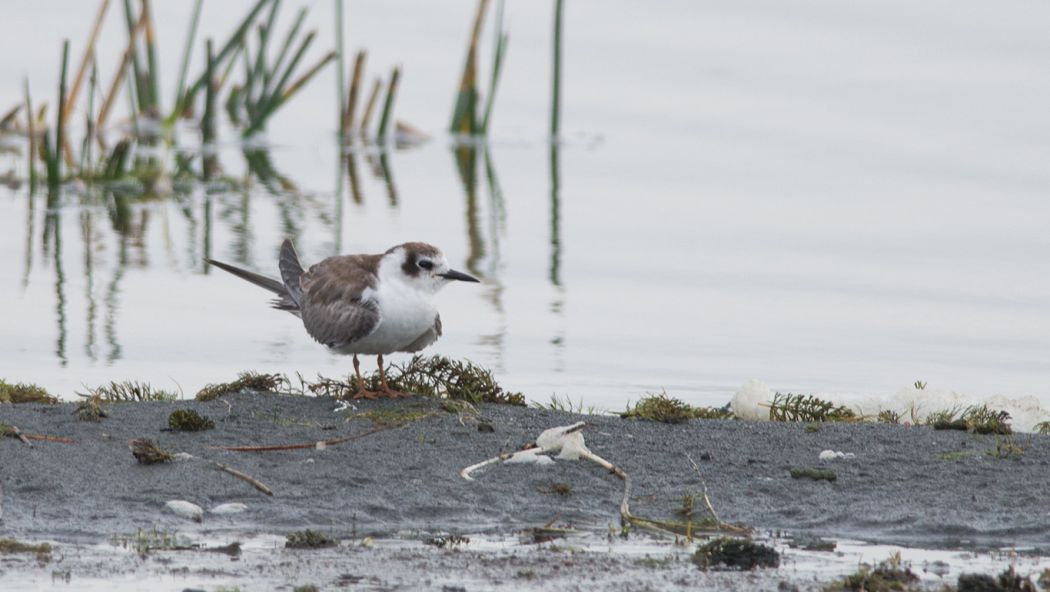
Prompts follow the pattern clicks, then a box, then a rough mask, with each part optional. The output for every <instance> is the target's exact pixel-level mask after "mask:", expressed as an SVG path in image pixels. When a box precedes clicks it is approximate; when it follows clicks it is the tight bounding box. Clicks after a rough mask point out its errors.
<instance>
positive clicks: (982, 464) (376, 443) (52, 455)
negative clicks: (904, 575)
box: [0, 393, 1050, 589]
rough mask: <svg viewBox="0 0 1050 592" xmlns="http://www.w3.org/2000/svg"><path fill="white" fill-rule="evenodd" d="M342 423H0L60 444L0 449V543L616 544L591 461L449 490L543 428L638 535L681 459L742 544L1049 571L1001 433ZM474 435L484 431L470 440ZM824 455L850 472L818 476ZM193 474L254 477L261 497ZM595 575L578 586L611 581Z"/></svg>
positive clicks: (693, 487)
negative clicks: (189, 536)
mask: <svg viewBox="0 0 1050 592" xmlns="http://www.w3.org/2000/svg"><path fill="white" fill-rule="evenodd" d="M356 407H357V409H356V410H350V411H344V412H341V413H336V412H335V410H336V408H337V402H336V401H334V400H332V399H328V398H322V397H294V396H277V395H270V394H250V393H244V394H236V395H227V396H225V397H223V398H222V399H219V400H215V401H211V402H207V403H200V402H195V401H180V402H175V403H124V404H114V405H111V406H109V407H108V410H109V412H110V416H109V417H108V418H106V419H103V420H102V421H101V422H99V423H93V422H85V421H79V420H78V419H77V418H76V417H75V415H74V413H73V405H72V404H61V405H54V406H46V405H3V406H0V423H5V424H10V425H15V426H18V427H19V428H20V429H21V430H22V431H23V432H26V433H32V434H46V435H51V436H62V437H66V438H70V439H72V440H73V443H53V442H40V441H37V442H34V444H33V446H32V447H30V446H27V445H25V444H23V443H21V442H19V441H18V440H17V439H14V438H4V439H0V486H2V501H0V503H2V514H0V537H13V538H17V539H21V540H51V541H68V542H71V543H80V544H85V543H102V542H105V541H107V540H110V539H111V538H112V537H119V536H127V535H128V534H129V533H135V532H136V531H137V530H138V529H159V530H161V531H172V532H176V531H177V532H187V531H189V532H192V533H194V534H195V535H198V536H203V537H211V538H212V539H216V538H220V539H221V538H222V537H225V536H233V535H241V536H252V535H260V534H278V535H282V534H286V533H288V532H291V531H296V530H302V529H306V528H311V529H316V530H320V531H323V532H325V533H328V534H330V535H332V536H334V537H337V538H342V539H353V540H362V539H363V538H364V537H366V536H375V537H398V536H401V537H403V536H405V535H406V534H410V535H411V536H418V537H421V538H425V537H426V536H428V534H432V533H447V532H452V533H462V534H466V535H478V534H486V533H487V534H490V535H494V536H501V535H507V534H509V533H512V532H518V531H521V530H523V529H526V528H533V527H541V526H543V525H545V524H547V523H549V522H551V521H552V520H556V523H557V524H558V525H559V526H571V527H574V528H577V529H581V530H584V531H589V532H591V533H592V534H593V535H594V536H598V537H600V536H606V535H607V534H608V533H610V532H611V531H613V532H614V531H618V530H619V528H620V519H619V513H618V506H619V503H620V498H621V496H622V493H623V487H622V483H621V482H620V481H619V480H618V479H617V478H616V477H615V476H613V475H611V474H610V473H608V472H607V471H605V470H603V469H601V468H600V467H598V466H596V465H594V464H592V463H588V462H585V461H561V460H559V461H557V462H556V463H554V464H552V465H546V466H537V465H531V464H525V465H523V464H517V465H509V464H508V465H492V466H488V467H486V468H484V469H481V470H480V471H478V472H477V473H476V474H475V476H476V478H477V480H476V481H474V482H468V481H464V480H463V479H461V478H460V477H459V475H458V472H459V471H460V469H462V468H463V467H465V466H467V465H471V464H474V463H476V462H479V461H481V460H484V459H486V458H488V457H491V456H494V455H496V454H498V453H500V452H507V451H513V450H516V449H518V448H519V447H520V446H522V445H523V444H525V443H527V442H530V441H532V440H534V439H535V437H536V436H537V435H538V434H539V433H540V432H541V431H542V430H544V429H546V428H549V427H553V426H558V425H567V424H570V423H573V422H575V421H579V420H585V421H587V423H588V426H587V428H586V429H585V431H584V435H585V438H586V441H587V445H588V446H589V447H590V449H591V450H592V451H594V452H595V453H597V454H599V455H601V456H603V457H605V458H606V459H608V460H610V461H612V462H613V463H615V464H616V465H618V466H620V467H622V468H623V469H624V470H625V471H627V473H629V474H630V475H631V477H632V479H633V482H634V489H633V493H632V497H631V507H632V510H633V511H634V512H635V513H636V514H638V515H642V516H645V517H648V518H666V519H675V518H676V516H677V514H676V511H677V510H678V509H679V508H681V507H682V503H683V497H684V496H686V495H688V494H699V493H700V492H701V491H702V490H703V487H704V483H702V481H701V478H700V476H699V475H698V473H697V471H696V470H695V469H694V468H693V466H692V464H691V462H690V460H689V458H690V457H691V458H692V459H694V460H695V461H696V463H697V464H698V465H699V468H700V473H701V474H702V476H703V481H704V482H706V486H707V490H708V492H709V494H710V499H711V501H712V503H713V505H714V508H715V509H716V510H717V512H718V514H719V516H720V518H721V519H722V520H723V521H727V522H733V523H737V524H742V525H747V526H750V527H753V528H755V529H757V530H758V531H764V532H769V531H773V530H776V531H783V532H786V533H789V534H790V535H816V536H824V537H834V538H851V539H858V540H863V541H872V542H881V543H897V544H905V545H909V546H915V547H925V548H935V549H937V548H939V549H954V548H960V549H969V550H974V549H987V548H997V547H1003V546H1011V545H1012V546H1018V547H1024V548H1031V549H1033V551H1034V552H1035V553H1036V554H1041V555H1048V554H1050V506H1048V502H1047V499H1048V497H1047V491H1048V490H1050V437H1045V436H1037V435H1024V434H1019V435H1016V436H1014V437H1013V440H1012V444H1013V445H1016V446H1017V447H1019V448H1018V449H1015V450H1013V451H1012V454H1010V455H1009V457H1008V458H999V457H998V456H997V455H996V454H995V452H996V447H997V439H996V437H995V436H977V435H973V434H968V433H965V432H958V431H934V430H932V429H930V428H927V427H907V426H894V425H884V424H825V425H824V426H823V427H822V428H821V429H819V430H816V431H813V430H812V429H810V430H807V429H806V426H805V425H804V424H790V423H766V422H743V421H733V420H729V421H699V420H694V421H690V422H688V423H684V424H678V425H667V424H661V423H653V422H647V421H636V420H625V419H620V418H618V417H613V416H580V415H574V414H569V413H564V412H556V411H545V410H537V409H524V408H517V407H509V406H497V405H488V406H485V407H483V408H481V410H480V418H478V417H474V416H470V415H462V414H455V413H449V412H446V411H444V410H442V408H441V405H440V403H439V402H438V401H436V400H433V399H420V398H414V399H407V400H398V401H380V402H364V403H358V404H357V405H356ZM182 408H193V409H196V410H197V411H199V412H200V413H202V414H204V415H206V416H208V417H210V418H211V419H213V420H215V423H216V427H215V429H213V430H209V431H204V432H196V433H182V432H171V431H166V430H165V429H164V428H166V426H167V419H168V416H169V414H170V413H171V412H172V411H173V410H175V409H182ZM391 410H394V411H393V413H390V412H391ZM376 411H379V413H375V412H376ZM403 411H408V412H410V413H411V414H412V415H414V416H415V417H414V418H413V419H414V420H413V421H408V422H406V423H404V424H403V425H399V426H396V427H390V428H389V429H384V430H381V431H376V432H374V433H369V434H367V435H364V436H362V437H361V438H359V439H355V440H352V441H348V442H345V443H342V444H338V445H333V446H328V447H325V448H324V449H316V448H308V449H301V450H290V451H274V452H229V451H223V450H218V449H214V448H210V447H211V446H241V445H269V444H273V445H278V444H294V443H305V442H314V441H319V440H329V439H334V438H340V437H344V436H349V435H353V434H365V433H366V432H370V431H372V430H374V429H375V428H376V427H377V424H376V423H375V422H374V421H373V419H374V418H376V417H379V418H381V419H382V418H383V417H384V416H389V415H391V414H392V415H394V416H396V415H398V414H399V412H403ZM479 423H484V424H487V425H488V426H491V427H492V430H491V431H481V430H479V428H478V425H479ZM135 438H151V439H153V440H155V441H156V442H158V443H159V444H160V445H161V446H162V447H164V448H166V449H169V450H171V451H175V452H185V453H189V454H190V455H192V456H193V457H194V458H193V459H191V460H184V461H179V462H174V463H165V464H158V465H150V466H145V465H140V464H138V463H136V462H135V459H134V458H133V457H132V455H131V453H130V452H129V449H128V441H129V440H131V439H135ZM1003 443H1004V442H1003V441H1001V440H1000V441H999V442H998V444H999V445H1000V451H1002V444H1003ZM823 450H834V451H841V452H846V453H853V454H854V455H855V456H854V457H852V458H845V459H839V460H831V461H820V460H819V459H818V455H819V454H820V452H821V451H823ZM210 461H219V462H222V463H225V464H227V465H229V466H231V467H233V468H236V469H238V470H241V471H243V472H245V473H248V474H250V475H252V476H254V477H255V478H257V479H258V480H259V481H261V482H263V483H265V484H266V485H267V486H269V487H270V488H271V489H272V490H273V492H274V495H273V496H272V497H270V496H266V495H263V494H262V493H260V492H259V491H257V490H256V489H254V488H253V487H252V486H251V485H249V484H248V483H245V482H244V481H241V480H239V479H236V478H233V477H232V476H230V475H228V474H226V473H224V472H221V471H219V470H217V469H215V468H214V466H213V464H212V463H211V462H210ZM807 467H823V468H829V469H832V470H833V471H834V472H835V474H836V476H837V479H836V480H835V481H834V482H827V481H813V480H809V479H795V478H792V476H791V469H793V468H807ZM565 486H567V487H565ZM566 489H567V490H568V491H566ZM175 499H181V500H187V501H190V502H193V503H195V504H198V505H200V506H202V507H203V508H205V509H206V510H207V509H209V508H212V507H214V506H216V505H218V504H221V503H227V502H240V503H244V504H246V505H247V510H246V511H244V512H241V513H238V514H233V515H226V516H214V515H211V514H206V515H205V517H204V520H203V522H202V523H201V524H195V523H193V522H191V521H189V520H187V519H186V518H183V517H180V516H177V515H175V514H173V513H171V512H169V511H167V510H165V508H164V503H165V502H166V501H168V500H175ZM388 552H389V553H391V554H392V556H396V554H397V551H388ZM471 552H473V551H471ZM467 555H468V553H463V554H460V555H459V559H460V560H463V559H464V558H465V557H467ZM390 560H391V561H393V559H390ZM333 561H334V560H333ZM384 561H385V560H384ZM602 561H614V559H611V558H605V559H602ZM467 563H468V564H469V563H470V562H467ZM595 565H599V567H595V568H594V569H593V570H592V577H596V574H604V575H608V574H609V573H613V572H615V570H616V567H615V566H606V567H604V568H603V567H600V565H601V564H600V563H599V564H595ZM403 567H404V569H405V570H410V569H416V568H409V567H408V566H407V564H406V566H403ZM417 568H418V566H417ZM379 569H380V571H382V562H380V568H379ZM454 569H455V570H460V569H466V568H465V567H463V566H460V567H455V568H454ZM682 569H683V570H687V572H688V573H690V574H692V573H693V572H694V571H697V570H695V568H693V567H691V566H688V565H686V566H683V567H682ZM610 570H611V571H610ZM336 571H338V570H336ZM521 571H522V570H520V569H519V570H517V571H515V572H514V573H518V572H521ZM525 571H527V570H525ZM390 573H391V574H393V573H394V572H390ZM404 573H408V572H404ZM464 573H467V572H464ZM683 573H685V572H683ZM391 577H393V575H391ZM696 577H699V576H696ZM705 577H706V576H705ZM742 577H744V576H738V578H742ZM435 581H436V580H435ZM712 581H714V580H712ZM735 581H737V582H738V583H740V582H746V581H747V580H740V579H737V580H735ZM777 581H779V578H778V577H776V576H774V577H773V578H772V579H768V578H767V580H766V581H765V584H768V585H772V587H773V588H774V589H775V588H776V583H775V582H777ZM388 583H389V582H388ZM752 584H754V585H758V584H757V583H756V582H752ZM796 584H797V582H796ZM443 585H444V584H443ZM656 587H657V588H661V587H664V586H656ZM667 587H673V586H670V584H668V586H667ZM717 587H718V586H716V587H715V588H717ZM760 587H761V586H760ZM802 587H803V588H805V586H802ZM438 589H440V587H438ZM468 589H471V588H469V587H468ZM740 589H750V588H749V587H748V586H746V585H745V586H744V587H743V588H740Z"/></svg>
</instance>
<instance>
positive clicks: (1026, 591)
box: [957, 565, 1036, 592]
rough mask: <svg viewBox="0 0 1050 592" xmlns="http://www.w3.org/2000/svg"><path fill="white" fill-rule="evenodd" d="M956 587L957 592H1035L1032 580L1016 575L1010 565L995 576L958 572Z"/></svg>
mask: <svg viewBox="0 0 1050 592" xmlns="http://www.w3.org/2000/svg"><path fill="white" fill-rule="evenodd" d="M957 588H958V592H1036V587H1035V585H1033V584H1032V581H1031V580H1029V579H1028V578H1022V577H1021V576H1019V575H1017V572H1016V571H1015V570H1014V566H1012V565H1011V566H1010V567H1009V568H1007V569H1006V570H1005V571H1003V572H1002V573H1001V574H999V577H997V578H993V577H992V576H990V575H988V574H978V573H969V574H965V573H964V574H959V582H958V586H957Z"/></svg>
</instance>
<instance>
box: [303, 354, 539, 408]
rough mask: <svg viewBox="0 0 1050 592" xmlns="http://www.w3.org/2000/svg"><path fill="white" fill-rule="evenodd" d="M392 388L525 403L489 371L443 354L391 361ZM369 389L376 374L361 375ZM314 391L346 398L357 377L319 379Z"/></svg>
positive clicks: (473, 400)
mask: <svg viewBox="0 0 1050 592" xmlns="http://www.w3.org/2000/svg"><path fill="white" fill-rule="evenodd" d="M386 381H387V384H388V385H389V386H390V388H391V389H393V390H396V391H401V392H403V393H412V394H416V395H422V396H425V397H442V398H445V399H452V400H457V401H467V402H468V403H471V404H472V405H478V404H480V403H496V404H500V405H516V406H519V407H524V406H525V395H522V394H521V393H512V392H508V391H505V390H503V387H501V386H500V385H499V383H497V382H496V379H495V378H494V377H493V376H492V373H491V372H489V371H488V370H486V369H485V368H482V367H481V366H476V365H474V364H473V363H471V362H469V361H465V362H461V361H458V360H451V359H449V358H446V357H444V356H432V357H429V358H428V357H425V356H420V355H417V356H413V357H412V359H411V360H409V361H408V363H407V364H403V365H401V364H393V365H391V366H390V368H389V369H388V370H387V377H386ZM362 382H364V387H365V388H366V389H368V390H372V391H375V390H380V387H381V384H380V381H379V373H378V372H373V373H372V374H371V375H369V376H367V377H362ZM308 388H309V389H310V390H311V391H312V392H313V393H314V394H318V395H326V396H332V397H337V398H346V397H349V396H351V395H352V394H353V393H355V392H357V390H358V389H357V378H356V377H350V378H349V379H348V380H347V381H345V382H344V381H337V380H331V379H327V378H322V379H320V380H319V381H318V382H315V383H311V384H310V385H309V387H308Z"/></svg>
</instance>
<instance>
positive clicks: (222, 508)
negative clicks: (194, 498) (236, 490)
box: [208, 502, 248, 515]
mask: <svg viewBox="0 0 1050 592" xmlns="http://www.w3.org/2000/svg"><path fill="white" fill-rule="evenodd" d="M247 509H248V506H247V505H246V504H242V503H240V502H230V503H226V504H219V505H217V506H215V507H214V508H212V509H210V510H208V511H209V512H211V513H212V514H219V515H223V514H237V513H239V512H243V511H245V510H247Z"/></svg>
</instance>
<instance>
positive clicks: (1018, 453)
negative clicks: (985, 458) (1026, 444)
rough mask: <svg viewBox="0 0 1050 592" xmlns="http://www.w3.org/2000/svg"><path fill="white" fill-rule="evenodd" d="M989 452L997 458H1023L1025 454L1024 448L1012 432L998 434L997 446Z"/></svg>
mask: <svg viewBox="0 0 1050 592" xmlns="http://www.w3.org/2000/svg"><path fill="white" fill-rule="evenodd" d="M988 454H990V455H992V456H994V457H995V458H1014V457H1016V458H1021V457H1022V456H1024V448H1022V447H1021V445H1020V444H1018V443H1017V442H1015V441H1014V437H1013V435H1012V434H1011V435H1007V436H996V437H995V446H994V447H992V448H991V449H989V450H988Z"/></svg>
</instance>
